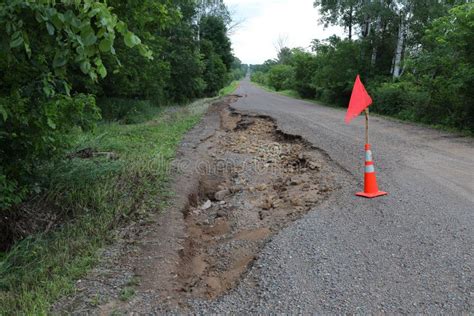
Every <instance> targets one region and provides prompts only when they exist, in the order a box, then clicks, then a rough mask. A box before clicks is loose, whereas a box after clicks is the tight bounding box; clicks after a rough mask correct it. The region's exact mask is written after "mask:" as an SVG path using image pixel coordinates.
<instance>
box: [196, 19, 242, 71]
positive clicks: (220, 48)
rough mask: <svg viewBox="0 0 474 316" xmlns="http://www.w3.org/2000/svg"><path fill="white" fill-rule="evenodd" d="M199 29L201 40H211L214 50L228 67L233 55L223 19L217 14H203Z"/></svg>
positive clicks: (228, 67)
mask: <svg viewBox="0 0 474 316" xmlns="http://www.w3.org/2000/svg"><path fill="white" fill-rule="evenodd" d="M199 31H200V38H201V41H206V40H207V41H210V42H212V45H213V48H214V52H215V53H216V54H217V55H218V56H219V57H220V58H221V60H222V62H223V63H224V65H225V66H226V67H227V69H230V66H231V65H232V62H233V60H234V57H233V55H232V48H231V43H230V39H229V37H228V36H227V28H226V26H225V22H224V20H223V19H222V18H220V17H218V16H212V15H209V16H205V17H204V18H202V20H201V26H200V29H199Z"/></svg>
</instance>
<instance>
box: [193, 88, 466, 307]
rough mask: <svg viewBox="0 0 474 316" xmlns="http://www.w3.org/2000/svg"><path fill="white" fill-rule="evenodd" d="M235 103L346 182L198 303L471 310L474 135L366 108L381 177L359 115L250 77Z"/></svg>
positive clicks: (233, 305) (199, 304)
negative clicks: (317, 153)
mask: <svg viewBox="0 0 474 316" xmlns="http://www.w3.org/2000/svg"><path fill="white" fill-rule="evenodd" d="M236 93H237V94H241V95H246V97H244V98H241V99H240V100H239V101H238V102H237V103H235V104H234V105H233V107H234V108H235V109H237V110H239V111H249V112H252V113H258V114H262V115H269V116H271V117H273V118H275V119H276V120H277V122H278V127H279V128H280V129H282V130H284V131H285V132H286V133H288V134H295V135H301V136H303V137H304V138H305V139H306V140H308V141H309V142H310V143H312V144H313V145H314V146H316V147H318V148H320V149H321V150H324V151H325V152H326V153H327V155H328V156H329V157H330V158H331V159H333V163H334V165H335V166H337V167H338V169H339V170H340V172H339V174H337V175H336V178H337V181H338V183H340V184H341V189H340V190H339V191H338V192H337V193H335V194H333V196H332V197H331V198H330V199H329V200H328V201H326V202H325V203H323V204H321V205H319V206H317V207H316V208H315V209H313V211H312V212H310V213H309V214H307V215H306V216H305V217H304V218H302V219H300V220H299V221H297V222H295V223H294V224H293V225H291V226H289V227H287V228H285V229H284V230H282V231H281V232H280V233H279V234H278V235H276V236H275V237H273V238H272V240H271V241H270V242H269V243H268V244H267V245H266V247H265V248H264V249H263V251H262V252H261V253H260V255H259V258H258V260H257V261H256V262H255V263H254V265H253V267H252V268H251V269H250V271H249V272H248V274H247V275H246V276H245V277H244V279H243V280H242V281H241V283H240V284H239V286H238V287H237V288H235V289H234V290H232V291H231V292H229V293H228V294H226V295H224V296H222V297H220V298H218V299H217V300H214V301H204V300H194V301H192V302H190V303H191V305H192V307H193V310H194V313H196V314H209V313H219V314H220V313H239V314H245V313H252V314H268V313H291V314H297V313H303V314H307V313H357V314H367V313H383V312H386V313H410V314H412V313H426V314H435V313H436V314H438V313H455V314H458V313H473V312H474V308H473V299H474V288H473V284H474V283H473V273H472V269H473V258H472V254H473V246H472V245H473V244H474V240H473V236H474V234H473V227H474V217H473V213H474V212H473V210H474V183H473V175H474V144H473V140H472V139H470V138H463V137H456V136H453V135H450V134H446V133H444V132H440V131H435V130H431V129H428V128H423V127H418V126H415V125H411V124H407V123H399V122H395V121H391V120H387V119H384V118H380V117H372V118H371V140H372V145H373V151H374V159H375V167H376V171H378V172H379V174H378V179H379V186H380V187H381V189H383V190H386V191H388V192H389V195H388V196H386V197H383V198H379V199H374V200H365V199H362V198H358V197H355V196H354V195H353V193H354V192H355V191H357V190H359V189H360V188H361V186H362V175H363V169H362V167H363V157H364V156H363V155H364V153H363V133H364V131H363V128H364V127H363V121H362V119H360V118H359V119H357V120H355V121H354V122H353V123H352V124H351V125H349V126H347V125H344V124H343V117H344V112H343V111H342V110H337V109H333V108H327V107H321V106H317V105H314V104H311V103H308V102H304V101H298V100H294V99H290V98H287V97H283V96H280V95H277V94H273V93H268V92H265V91H263V90H261V89H258V88H256V87H253V86H251V85H250V83H248V82H247V81H244V82H243V83H242V84H241V86H240V88H239V90H238V91H237V92H236Z"/></svg>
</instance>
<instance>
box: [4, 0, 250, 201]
mask: <svg viewBox="0 0 474 316" xmlns="http://www.w3.org/2000/svg"><path fill="white" fill-rule="evenodd" d="M230 23H231V18H230V14H229V12H228V10H227V7H226V6H225V5H224V4H223V3H222V1H198V2H196V1H192V0H173V1H171V0H160V1H153V0H149V1H142V0H129V1H121V0H109V1H92V0H82V1H72V0H61V1H26V0H7V1H2V3H1V4H0V28H1V30H2V32H1V35H0V36H1V43H2V45H1V47H0V70H1V71H0V76H1V77H0V82H1V86H0V114H1V115H0V209H6V208H9V207H11V206H14V205H15V204H18V203H20V202H21V201H22V200H23V199H24V198H25V197H27V196H28V194H30V193H31V192H32V190H39V189H40V188H39V187H38V185H39V184H38V183H39V180H38V179H37V175H36V171H37V169H38V166H40V165H41V164H42V163H43V161H45V160H47V161H50V160H52V159H54V158H55V157H60V155H61V154H62V153H63V152H64V150H66V149H67V148H68V135H69V134H70V133H69V132H70V131H71V130H73V129H75V128H80V129H82V130H89V129H91V128H94V126H95V125H96V123H97V122H98V121H100V120H103V119H107V120H124V119H126V116H127V113H131V112H133V111H137V107H140V106H141V107H144V106H145V107H159V106H165V105H170V104H179V103H185V102H187V101H190V100H193V99H196V98H200V97H204V96H212V95H215V94H216V93H217V92H218V91H219V90H220V89H221V88H223V87H224V86H225V85H227V84H228V83H229V82H231V81H232V80H234V79H238V78H240V77H242V76H243V74H244V73H245V72H246V70H245V69H244V68H243V67H242V65H241V63H240V61H239V60H238V59H237V58H235V57H234V56H233V55H232V50H231V43H230V40H229V38H228V36H227V28H228V27H229V26H230ZM123 100H126V101H125V102H124V101H123ZM139 100H142V101H143V100H145V101H146V105H144V103H143V102H138V101H139ZM138 110H140V109H138Z"/></svg>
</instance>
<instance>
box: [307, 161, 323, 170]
mask: <svg viewBox="0 0 474 316" xmlns="http://www.w3.org/2000/svg"><path fill="white" fill-rule="evenodd" d="M308 167H309V169H311V170H319V169H321V165H319V164H318V163H316V162H314V161H310V162H309V163H308Z"/></svg>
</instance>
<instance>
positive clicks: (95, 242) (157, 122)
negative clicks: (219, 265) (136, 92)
mask: <svg viewBox="0 0 474 316" xmlns="http://www.w3.org/2000/svg"><path fill="white" fill-rule="evenodd" d="M209 102H210V101H209V100H202V101H198V102H195V103H193V104H190V105H188V106H183V107H175V108H169V109H168V110H160V111H157V112H156V113H154V115H151V114H150V113H146V114H143V115H142V118H141V120H142V122H140V123H138V122H137V123H135V124H129V125H124V124H120V123H119V122H109V123H102V124H101V125H99V126H98V128H97V129H96V130H95V131H94V132H88V133H78V134H77V135H76V137H75V146H74V148H73V150H72V151H71V154H70V156H69V158H65V159H64V160H63V161H60V162H56V163H54V164H50V165H45V166H44V167H43V168H42V172H43V175H44V178H45V179H47V181H48V183H47V190H46V191H45V192H44V193H42V194H41V199H40V200H41V203H42V205H43V207H44V208H51V209H54V210H55V212H57V215H58V216H61V217H63V218H66V219H67V220H65V221H64V222H63V223H62V224H61V225H60V226H59V227H57V228H56V229H53V230H51V231H50V232H48V233H43V234H36V235H32V236H29V237H27V238H25V239H23V240H22V241H20V242H18V243H17V244H16V245H15V246H14V247H13V248H12V249H11V250H10V251H8V252H6V253H0V315H13V314H26V315H38V314H47V313H48V310H49V308H50V306H51V304H52V303H53V302H54V301H55V300H56V299H58V298H59V297H61V296H63V295H67V294H69V293H71V292H72V291H73V290H74V282H75V280H77V279H79V278H80V277H82V276H83V275H85V273H86V272H87V271H88V270H89V269H90V268H91V267H92V266H93V265H94V264H95V263H96V262H97V260H98V259H99V258H98V257H99V255H98V253H99V251H98V250H99V249H100V248H101V247H103V246H104V245H106V244H107V242H110V241H112V240H113V237H114V228H117V227H119V226H120V225H122V224H124V223H125V222H126V221H127V219H129V218H131V217H133V216H136V215H140V214H142V215H143V214H146V213H149V212H156V211H158V210H159V209H160V205H161V204H162V203H163V201H165V200H166V197H167V192H168V190H167V188H168V179H169V174H168V167H169V164H170V162H171V161H172V159H173V158H174V156H175V152H176V148H177V146H178V144H179V142H180V140H181V139H182V137H183V135H184V134H185V132H186V131H188V130H189V129H190V128H191V127H192V126H193V125H194V124H195V123H196V122H198V120H199V119H200V117H201V115H202V114H203V113H204V111H205V109H206V108H207V106H208V104H209ZM150 111H152V110H150ZM153 111H154V110H153ZM148 115H151V116H148ZM139 116H140V115H136V116H135V118H137V117H139ZM150 118H151V119H150ZM138 120H139V119H137V121H138ZM84 149H87V150H88V151H90V152H91V153H106V155H102V154H101V155H91V156H90V157H87V158H84V157H82V158H81V157H78V156H75V155H74V153H77V152H78V151H80V150H84Z"/></svg>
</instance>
